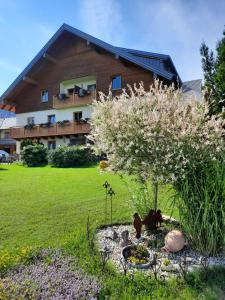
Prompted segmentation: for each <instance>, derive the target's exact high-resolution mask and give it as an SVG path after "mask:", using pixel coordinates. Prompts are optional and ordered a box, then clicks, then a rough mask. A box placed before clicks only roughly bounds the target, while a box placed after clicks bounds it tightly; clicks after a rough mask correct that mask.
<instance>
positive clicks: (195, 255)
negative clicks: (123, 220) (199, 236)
mask: <svg viewBox="0 0 225 300" xmlns="http://www.w3.org/2000/svg"><path fill="white" fill-rule="evenodd" d="M126 230H128V232H129V239H130V242H131V243H132V244H140V245H146V247H147V249H148V251H149V253H150V254H151V256H154V255H157V266H158V268H159V272H158V273H159V275H163V276H164V277H171V276H177V275H179V274H181V273H182V271H185V272H190V271H193V270H194V269H196V268H200V267H207V266H215V265H217V266H224V267H225V255H224V253H223V254H221V255H218V256H215V257H208V258H205V257H203V256H202V255H201V254H200V253H199V252H197V251H195V250H194V249H192V248H191V247H189V246H188V245H186V246H185V247H184V248H183V249H182V250H181V251H179V252H176V253H168V252H162V251H161V248H162V247H163V246H164V237H165V235H166V234H167V233H168V231H169V230H168V229H167V228H166V227H163V228H161V229H159V230H158V231H157V233H156V234H151V235H148V234H147V232H146V231H143V232H142V237H141V239H139V240H137V239H136V237H135V230H134V228H133V226H132V225H117V226H108V227H105V228H101V229H99V230H98V232H97V235H96V238H97V244H98V247H99V249H100V251H102V249H105V247H107V248H108V249H109V251H110V260H111V262H112V263H113V264H114V265H115V266H116V267H117V269H118V270H119V271H120V272H123V266H122V264H121V259H123V256H122V251H123V249H124V247H123V246H121V241H122V238H121V234H122V232H124V231H126ZM130 269H132V270H135V269H139V268H130ZM143 271H144V272H151V271H152V269H151V267H149V268H144V269H143Z"/></svg>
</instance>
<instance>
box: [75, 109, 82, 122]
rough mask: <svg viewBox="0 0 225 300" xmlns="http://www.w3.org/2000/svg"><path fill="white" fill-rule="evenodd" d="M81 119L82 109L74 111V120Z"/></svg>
mask: <svg viewBox="0 0 225 300" xmlns="http://www.w3.org/2000/svg"><path fill="white" fill-rule="evenodd" d="M81 119H82V111H76V112H75V113H74V121H80V120H81Z"/></svg>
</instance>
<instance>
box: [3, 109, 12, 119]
mask: <svg viewBox="0 0 225 300" xmlns="http://www.w3.org/2000/svg"><path fill="white" fill-rule="evenodd" d="M14 116H15V113H13V112H10V111H7V110H3V109H0V119H4V118H10V117H14Z"/></svg>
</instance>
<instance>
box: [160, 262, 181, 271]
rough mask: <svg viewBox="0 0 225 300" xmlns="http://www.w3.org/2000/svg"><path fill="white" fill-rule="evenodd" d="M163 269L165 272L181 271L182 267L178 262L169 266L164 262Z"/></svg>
mask: <svg viewBox="0 0 225 300" xmlns="http://www.w3.org/2000/svg"><path fill="white" fill-rule="evenodd" d="M161 270H162V271H164V272H175V273H177V272H179V271H180V267H179V265H178V264H170V265H168V266H165V265H163V264H162V266H161Z"/></svg>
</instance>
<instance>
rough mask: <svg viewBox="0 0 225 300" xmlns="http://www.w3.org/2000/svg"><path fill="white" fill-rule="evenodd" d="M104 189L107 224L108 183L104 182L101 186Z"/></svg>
mask: <svg viewBox="0 0 225 300" xmlns="http://www.w3.org/2000/svg"><path fill="white" fill-rule="evenodd" d="M102 186H103V188H104V189H105V223H107V202H108V201H107V200H108V190H109V188H110V184H109V183H108V181H105V183H104V184H103V185H102Z"/></svg>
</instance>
